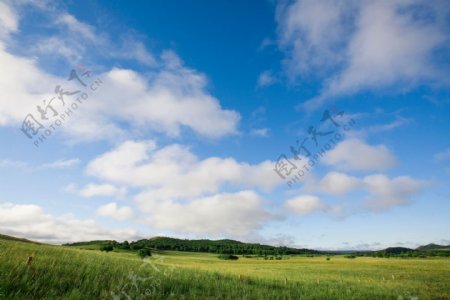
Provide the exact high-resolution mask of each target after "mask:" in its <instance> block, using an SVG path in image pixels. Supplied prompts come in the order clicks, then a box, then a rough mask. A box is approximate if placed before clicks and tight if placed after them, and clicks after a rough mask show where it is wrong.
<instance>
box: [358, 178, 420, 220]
mask: <svg viewBox="0 0 450 300" xmlns="http://www.w3.org/2000/svg"><path fill="white" fill-rule="evenodd" d="M363 182H364V184H365V186H366V189H367V190H368V191H369V193H370V196H369V201H370V203H369V206H370V209H371V210H373V211H383V210H386V209H388V208H390V207H393V206H399V205H406V204H408V203H409V201H410V199H411V197H412V196H414V195H415V194H417V193H418V192H419V191H421V190H422V189H423V187H425V186H426V184H427V183H426V182H423V181H418V180H414V179H412V178H410V177H408V176H399V177H396V178H393V179H389V178H388V177H386V176H385V175H382V174H375V175H370V176H366V177H365V178H364V179H363Z"/></svg>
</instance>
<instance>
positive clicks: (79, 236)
mask: <svg viewBox="0 0 450 300" xmlns="http://www.w3.org/2000/svg"><path fill="white" fill-rule="evenodd" d="M0 231H1V232H2V233H4V234H8V235H13V236H18V237H24V238H28V239H31V240H35V241H39V242H47V243H52V244H60V243H67V242H79V241H88V240H104V239H115V240H119V241H122V240H125V239H127V240H133V239H136V238H138V237H139V235H138V234H137V232H136V231H135V230H132V229H126V230H110V229H105V228H102V227H101V226H99V225H98V224H97V223H96V222H95V221H93V220H79V219H76V218H74V217H73V216H71V215H65V216H60V217H56V216H53V215H50V214H46V213H45V212H44V210H43V209H42V208H41V207H40V206H37V205H34V204H12V203H0Z"/></svg>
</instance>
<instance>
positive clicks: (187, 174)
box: [86, 141, 281, 200]
mask: <svg viewBox="0 0 450 300" xmlns="http://www.w3.org/2000/svg"><path fill="white" fill-rule="evenodd" d="M86 173H87V174H88V175H91V176H96V177H97V178H100V179H103V180H108V181H111V182H116V183H119V184H125V185H129V186H135V187H141V188H145V189H147V192H146V193H147V196H148V197H149V198H152V199H161V200H164V199H173V198H180V197H182V198H191V197H196V196H200V195H202V194H205V193H215V192H218V191H219V190H220V188H221V187H222V186H224V185H225V184H229V185H234V186H236V187H249V188H260V189H263V190H270V189H272V188H274V187H275V186H277V185H279V184H280V183H281V180H280V178H279V177H277V175H276V174H275V173H274V172H273V162H272V161H264V162H261V163H259V164H255V165H251V164H248V163H243V162H237V161H236V160H234V159H233V158H219V157H209V158H206V159H203V160H201V159H199V158H198V157H197V156H196V155H194V154H193V153H192V152H191V151H190V150H189V148H187V147H185V146H182V145H178V144H174V145H169V146H166V147H163V148H159V149H158V148H156V145H155V143H154V142H152V141H140V142H136V141H127V142H125V143H123V144H121V145H119V146H118V147H117V148H115V149H113V150H111V151H109V152H107V153H104V154H102V155H100V156H99V157H97V158H95V159H93V160H92V161H91V162H89V164H88V166H87V169H86Z"/></svg>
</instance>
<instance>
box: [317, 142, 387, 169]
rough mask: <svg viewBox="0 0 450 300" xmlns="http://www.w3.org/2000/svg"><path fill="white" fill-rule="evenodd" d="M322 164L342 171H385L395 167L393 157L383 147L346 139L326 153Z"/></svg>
mask: <svg viewBox="0 0 450 300" xmlns="http://www.w3.org/2000/svg"><path fill="white" fill-rule="evenodd" d="M322 162H323V163H325V164H327V165H330V166H334V167H336V168H338V169H342V170H355V171H369V170H385V169H388V168H391V167H392V166H394V165H395V157H394V156H393V154H392V153H391V152H390V151H389V150H388V149H387V148H386V147H385V146H384V145H377V146H372V145H368V144H366V143H365V142H364V141H362V140H359V139H347V140H344V141H343V142H341V143H339V144H338V145H337V146H336V147H335V148H334V149H332V150H331V151H329V152H327V154H326V155H325V157H324V158H323V159H322Z"/></svg>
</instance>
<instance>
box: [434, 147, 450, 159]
mask: <svg viewBox="0 0 450 300" xmlns="http://www.w3.org/2000/svg"><path fill="white" fill-rule="evenodd" d="M434 158H435V159H436V160H447V159H450V148H448V149H446V150H444V151H442V152H439V153H436V154H435V155H434Z"/></svg>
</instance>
